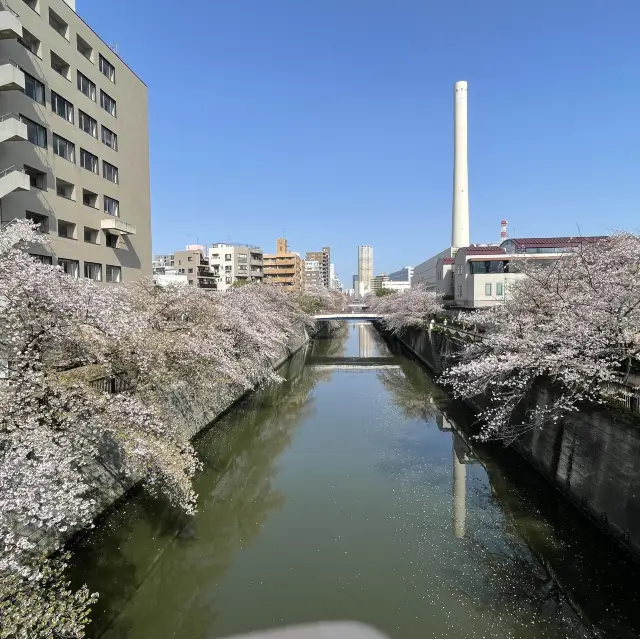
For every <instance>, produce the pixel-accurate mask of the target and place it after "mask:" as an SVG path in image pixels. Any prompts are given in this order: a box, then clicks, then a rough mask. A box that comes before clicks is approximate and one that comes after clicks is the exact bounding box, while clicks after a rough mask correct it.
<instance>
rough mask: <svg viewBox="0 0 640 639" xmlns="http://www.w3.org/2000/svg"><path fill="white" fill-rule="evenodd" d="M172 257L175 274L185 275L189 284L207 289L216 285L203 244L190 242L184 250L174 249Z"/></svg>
mask: <svg viewBox="0 0 640 639" xmlns="http://www.w3.org/2000/svg"><path fill="white" fill-rule="evenodd" d="M173 258H174V268H175V270H176V271H177V275H186V276H187V283H188V284H189V286H197V287H198V288H207V289H215V288H216V287H217V283H216V280H215V278H214V275H213V272H212V270H211V265H210V263H209V256H208V255H207V250H206V248H205V247H204V246H200V245H198V244H192V245H190V246H187V247H186V249H185V250H184V251H176V252H175V253H174V256H173ZM156 274H158V275H159V274H161V273H156Z"/></svg>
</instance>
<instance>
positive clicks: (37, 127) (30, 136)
mask: <svg viewBox="0 0 640 639" xmlns="http://www.w3.org/2000/svg"><path fill="white" fill-rule="evenodd" d="M20 120H21V121H22V122H24V123H25V124H26V125H27V140H29V142H31V144H35V145H36V146H39V147H41V148H43V149H46V148H47V130H46V129H45V128H44V127H43V126H42V125H41V124H38V123H37V122H34V121H33V120H30V119H29V118H25V117H24V115H21V116H20Z"/></svg>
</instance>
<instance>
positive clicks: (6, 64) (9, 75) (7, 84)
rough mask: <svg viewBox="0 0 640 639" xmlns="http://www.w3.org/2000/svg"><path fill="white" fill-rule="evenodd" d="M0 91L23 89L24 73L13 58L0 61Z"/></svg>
mask: <svg viewBox="0 0 640 639" xmlns="http://www.w3.org/2000/svg"><path fill="white" fill-rule="evenodd" d="M0 91H24V73H23V72H22V70H21V69H20V67H19V66H18V65H17V64H16V63H15V62H14V61H13V60H2V61H0Z"/></svg>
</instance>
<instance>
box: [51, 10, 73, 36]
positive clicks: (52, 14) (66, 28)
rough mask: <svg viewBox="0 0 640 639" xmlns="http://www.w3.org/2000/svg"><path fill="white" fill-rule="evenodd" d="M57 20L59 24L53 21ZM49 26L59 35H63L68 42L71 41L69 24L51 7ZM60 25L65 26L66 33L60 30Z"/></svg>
mask: <svg viewBox="0 0 640 639" xmlns="http://www.w3.org/2000/svg"><path fill="white" fill-rule="evenodd" d="M52 18H53V22H54V23H55V22H57V23H58V25H57V26H56V24H53V23H52V21H51V20H52ZM49 26H50V27H51V28H52V29H53V30H54V31H55V32H56V33H58V34H59V35H61V36H62V37H63V38H64V39H65V40H66V41H67V42H69V25H68V24H67V23H66V22H65V21H64V19H63V18H62V17H61V16H59V15H58V14H57V13H56V12H55V11H54V10H53V9H52V8H51V7H49ZM58 27H63V31H64V33H62V32H61V31H60V29H59V28H58Z"/></svg>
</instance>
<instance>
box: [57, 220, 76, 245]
mask: <svg viewBox="0 0 640 639" xmlns="http://www.w3.org/2000/svg"><path fill="white" fill-rule="evenodd" d="M60 223H62V224H64V226H65V228H67V227H70V228H71V235H61V234H60ZM75 234H76V225H75V223H74V222H67V221H66V220H58V237H62V238H64V239H66V240H75V239H76V238H75Z"/></svg>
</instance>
